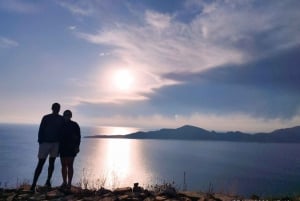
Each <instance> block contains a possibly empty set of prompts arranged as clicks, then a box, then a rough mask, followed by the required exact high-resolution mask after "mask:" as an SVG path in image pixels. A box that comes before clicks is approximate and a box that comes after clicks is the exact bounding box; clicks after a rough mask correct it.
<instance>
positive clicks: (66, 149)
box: [30, 103, 81, 191]
mask: <svg viewBox="0 0 300 201" xmlns="http://www.w3.org/2000/svg"><path fill="white" fill-rule="evenodd" d="M59 111H60V104H59V103H53V104H52V113H51V114H47V115H45V116H44V117H43V118H42V121H41V124H40V128H39V133H38V143H39V152H38V159H39V161H38V164H37V166H36V169H35V172H34V177H33V182H32V185H31V189H30V190H31V191H35V189H36V184H37V180H38V178H39V176H40V174H41V172H42V169H43V166H44V164H45V161H46V159H47V157H48V155H49V167H48V177H47V180H46V183H45V186H47V187H49V188H50V187H51V177H52V174H53V171H54V163H55V159H56V157H58V156H60V161H61V174H62V179H63V183H62V186H61V187H62V188H66V189H70V188H71V184H72V178H73V172H74V169H73V163H74V159H75V157H76V155H77V154H78V152H79V145H80V138H81V135H80V127H79V125H78V124H77V123H76V122H75V121H72V120H71V118H72V112H71V111H70V110H66V111H64V113H63V116H61V115H60V114H59Z"/></svg>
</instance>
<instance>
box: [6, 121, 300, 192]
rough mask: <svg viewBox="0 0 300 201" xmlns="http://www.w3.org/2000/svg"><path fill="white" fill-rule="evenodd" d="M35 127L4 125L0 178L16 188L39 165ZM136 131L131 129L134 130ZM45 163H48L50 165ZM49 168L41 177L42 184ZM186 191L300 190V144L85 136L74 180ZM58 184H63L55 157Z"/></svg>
mask: <svg viewBox="0 0 300 201" xmlns="http://www.w3.org/2000/svg"><path fill="white" fill-rule="evenodd" d="M37 129H38V128H37V126H21V125H19V126H16V125H13V126H11V125H10V126H9V125H0V138H1V140H0V157H1V160H0V182H1V185H2V186H4V185H7V186H15V185H17V184H18V183H21V182H23V181H30V182H31V180H32V176H33V171H34V168H35V166H36V163H37V157H36V156H37V151H38V144H37V142H36V141H37ZM130 129H131V128H107V127H106V128H94V129H92V128H90V129H87V128H83V129H82V135H83V136H86V135H93V134H100V133H101V134H109V133H110V132H111V133H112V134H121V133H126V131H129V130H130ZM134 130H135V129H131V130H130V132H131V131H134ZM46 165H47V164H46ZM46 172H47V166H45V167H44V170H43V173H42V175H41V177H40V179H39V184H44V182H45V177H46ZM184 172H186V184H187V188H188V190H196V191H197V190H202V191H206V190H207V189H208V187H209V185H210V184H212V185H213V188H214V191H217V192H225V193H228V192H229V193H238V194H241V195H251V194H253V193H255V194H258V195H287V194H297V193H300V145H299V144H276V143H269V144H263V143H236V142H210V141H178V140H127V139H88V138H82V143H81V152H80V153H79V155H78V157H77V158H76V160H75V175H74V183H82V184H83V183H84V182H85V179H87V180H88V181H89V182H88V185H89V186H90V187H98V186H99V185H101V184H104V185H105V187H108V188H116V187H119V186H132V184H133V183H134V182H139V183H140V184H141V185H143V186H145V187H146V186H147V185H149V184H157V183H162V182H164V181H167V182H172V181H174V182H175V185H176V186H177V187H178V188H182V187H183V180H184V178H183V177H184V176H183V175H184ZM53 183H54V185H59V184H61V176H60V163H59V160H57V163H56V169H55V173H54V176H53Z"/></svg>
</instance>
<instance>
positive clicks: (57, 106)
mask: <svg viewBox="0 0 300 201" xmlns="http://www.w3.org/2000/svg"><path fill="white" fill-rule="evenodd" d="M59 110H60V104H59V103H53V104H52V111H53V113H54V114H58V113H59Z"/></svg>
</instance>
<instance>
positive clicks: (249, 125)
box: [76, 105, 300, 133]
mask: <svg viewBox="0 0 300 201" xmlns="http://www.w3.org/2000/svg"><path fill="white" fill-rule="evenodd" d="M86 106H87V105H86ZM76 113H77V115H80V116H78V117H77V118H80V119H82V120H81V122H82V123H85V124H86V125H99V122H101V125H105V126H128V125H130V126H133V127H137V128H141V129H142V130H143V129H151V130H156V129H160V128H178V127H180V126H183V125H195V126H199V127H201V128H204V129H207V130H215V131H236V130H239V131H243V132H253V133H255V132H270V131H273V130H275V129H280V128H284V127H293V126H297V125H299V121H300V116H295V117H293V118H292V119H289V120H285V119H280V118H278V119H277V118H276V119H264V118H254V117H252V116H249V115H246V114H224V115H215V114H201V113H196V112H195V113H193V114H190V115H181V114H176V115H174V116H165V115H162V114H152V115H145V114H142V113H141V114H140V115H137V116H130V115H120V114H119V115H112V116H110V115H104V112H101V111H99V113H98V115H95V116H93V115H90V113H89V112H87V111H86V110H85V109H84V108H81V107H79V108H76ZM87 116H88V119H89V120H88V121H85V120H84V119H87V118H86V117H87Z"/></svg>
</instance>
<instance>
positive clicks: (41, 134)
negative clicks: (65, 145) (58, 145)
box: [38, 117, 46, 143]
mask: <svg viewBox="0 0 300 201" xmlns="http://www.w3.org/2000/svg"><path fill="white" fill-rule="evenodd" d="M45 126H46V122H45V117H43V118H42V121H41V124H40V128H39V134H38V143H42V142H44V130H45Z"/></svg>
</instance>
